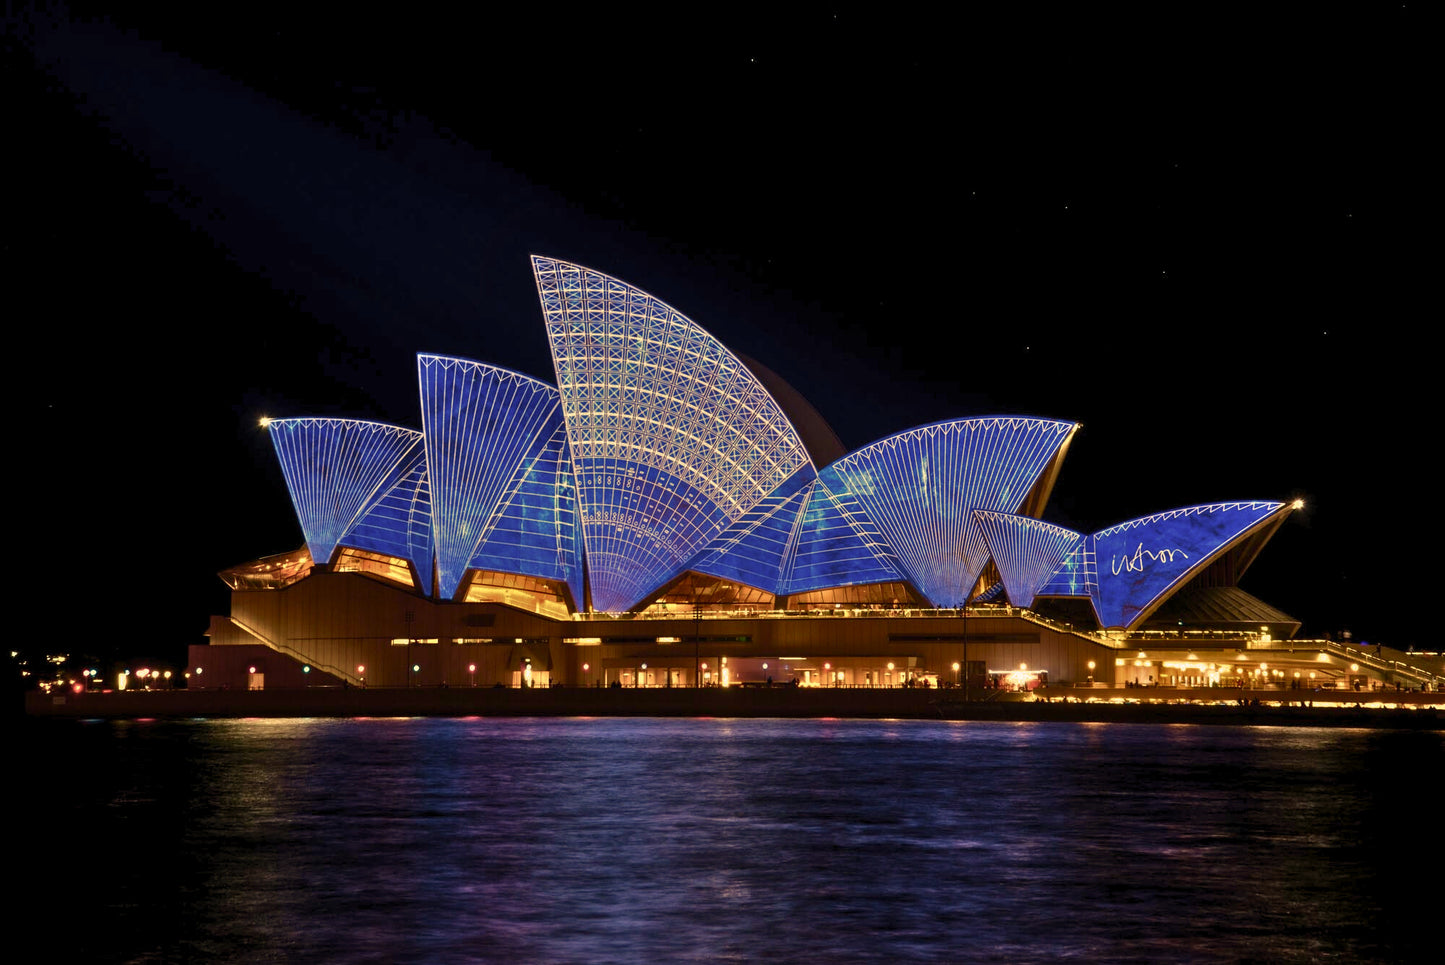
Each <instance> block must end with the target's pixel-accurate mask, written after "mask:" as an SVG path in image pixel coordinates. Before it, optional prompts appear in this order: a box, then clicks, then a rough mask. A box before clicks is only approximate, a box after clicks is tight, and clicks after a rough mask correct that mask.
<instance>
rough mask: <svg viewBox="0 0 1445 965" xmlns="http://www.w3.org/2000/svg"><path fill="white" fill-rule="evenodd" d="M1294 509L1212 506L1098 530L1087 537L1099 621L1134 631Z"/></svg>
mask: <svg viewBox="0 0 1445 965" xmlns="http://www.w3.org/2000/svg"><path fill="white" fill-rule="evenodd" d="M1291 511H1292V510H1291V508H1290V507H1289V506H1288V504H1285V503H1278V502H1263V501H1257V502H1235V503H1210V504H1208V505H1204V506H1188V507H1185V508H1183V509H1175V510H1171V511H1169V512H1166V513H1157V514H1155V515H1153V516H1143V517H1140V518H1139V519H1131V520H1129V521H1127V522H1123V523H1119V524H1118V525H1116V526H1111V527H1109V528H1108V529H1103V530H1100V531H1099V532H1097V533H1095V534H1094V535H1093V536H1092V537H1090V538H1089V541H1090V542H1091V543H1092V544H1093V551H1094V556H1095V559H1096V561H1097V563H1096V565H1097V567H1098V577H1097V579H1098V585H1097V587H1096V588H1095V590H1094V593H1093V600H1094V610H1095V612H1096V613H1097V615H1098V617H1099V623H1100V624H1101V625H1102V626H1103V627H1104V628H1106V629H1110V628H1116V627H1122V628H1129V627H1133V626H1134V625H1136V624H1137V623H1139V622H1140V621H1142V620H1143V619H1145V618H1147V617H1148V615H1149V614H1150V613H1151V612H1153V611H1154V609H1155V608H1157V607H1158V605H1159V604H1160V603H1161V602H1163V600H1164V599H1165V598H1166V597H1167V596H1168V595H1169V594H1170V593H1172V592H1173V591H1174V590H1175V589H1177V588H1178V587H1179V586H1180V585H1181V584H1182V583H1183V582H1184V581H1186V580H1187V579H1189V578H1191V577H1192V576H1193V575H1194V574H1196V573H1198V572H1200V570H1202V569H1203V568H1204V567H1206V566H1208V565H1209V564H1210V563H1212V562H1213V561H1214V560H1215V559H1217V558H1218V557H1219V555H1220V554H1221V553H1223V552H1225V551H1226V550H1228V549H1230V548H1231V547H1232V546H1234V545H1235V544H1236V543H1237V542H1238V541H1239V540H1240V539H1242V538H1244V537H1245V536H1248V535H1249V534H1251V533H1253V532H1256V531H1257V530H1259V529H1260V528H1261V527H1262V526H1265V525H1268V524H1270V523H1272V522H1274V521H1275V519H1276V517H1277V515H1278V514H1280V513H1289V512H1291Z"/></svg>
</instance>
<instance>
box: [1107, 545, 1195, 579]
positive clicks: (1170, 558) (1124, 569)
mask: <svg viewBox="0 0 1445 965" xmlns="http://www.w3.org/2000/svg"><path fill="white" fill-rule="evenodd" d="M1176 556H1182V557H1184V558H1185V559H1186V560H1187V559H1189V554H1188V553H1186V552H1184V551H1183V550H1180V549H1172V550H1146V549H1145V548H1144V544H1143V543H1140V544H1139V548H1138V549H1136V550H1135V551H1134V554H1133V555H1132V556H1115V557H1114V558H1113V559H1112V560H1111V561H1110V563H1109V565H1110V567H1111V568H1112V569H1113V571H1114V575H1115V576H1118V575H1119V574H1120V573H1140V572H1143V570H1144V565H1145V564H1146V563H1173V562H1174V557H1176Z"/></svg>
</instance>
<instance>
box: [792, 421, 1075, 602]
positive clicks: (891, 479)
mask: <svg viewBox="0 0 1445 965" xmlns="http://www.w3.org/2000/svg"><path fill="white" fill-rule="evenodd" d="M1076 429H1077V425H1076V424H1075V423H1073V422H1060V421H1056V420H1051V419H1035V418H1026V417H1019V416H1003V417H989V418H973V419H956V420H949V421H946V422H939V423H934V424H931V425H927V426H920V427H918V428H916V429H910V430H908V431H906V432H901V433H898V434H896V435H893V436H889V437H888V438H886V439H882V440H879V441H878V442H875V443H873V444H872V445H869V446H865V447H864V448H863V449H860V450H858V451H857V452H854V453H851V454H849V455H847V456H844V457H843V458H842V459H840V460H838V461H837V462H835V463H833V464H832V465H830V466H829V467H828V468H827V469H825V470H824V471H823V472H822V474H820V478H821V479H822V480H823V481H824V483H825V484H828V485H830V486H832V485H833V484H834V483H833V480H834V479H836V480H837V485H838V487H839V488H840V489H842V490H846V491H847V492H849V493H851V494H852V496H853V497H854V498H855V499H856V500H857V501H858V503H859V504H860V505H861V506H862V508H863V511H864V512H865V513H866V514H867V516H868V518H869V519H870V520H872V521H873V523H874V524H876V525H877V526H878V529H879V532H880V533H881V535H882V536H883V538H884V539H885V540H887V542H888V545H889V546H890V547H892V549H893V550H894V552H896V553H897V556H898V560H899V564H900V566H901V567H902V568H903V571H904V572H905V573H906V574H907V576H908V578H909V579H910V580H911V581H912V582H913V584H914V585H915V586H916V587H918V589H919V590H920V591H921V592H922V593H923V594H924V595H925V596H926V597H927V598H928V599H929V600H930V602H932V603H933V604H934V605H935V606H957V605H960V604H961V603H963V602H964V600H965V598H966V596H967V594H968V593H969V592H971V590H972V587H973V583H974V582H975V581H976V580H977V578H978V574H979V573H980V572H982V570H983V567H984V565H985V564H986V563H987V561H988V554H987V547H986V545H985V543H984V539H983V532H982V530H981V529H980V527H979V525H978V523H977V522H976V521H975V520H974V519H973V517H972V511H973V510H975V509H983V510H993V511H996V512H1006V513H1014V512H1017V511H1018V509H1019V507H1021V506H1022V505H1023V502H1024V500H1025V499H1027V498H1028V495H1029V493H1030V492H1031V491H1032V489H1033V487H1034V485H1035V483H1036V482H1037V481H1038V479H1039V477H1040V476H1041V475H1042V474H1043V473H1044V471H1045V470H1046V469H1047V468H1048V466H1049V463H1050V462H1051V461H1052V460H1053V458H1054V457H1055V456H1056V455H1057V453H1058V452H1059V451H1060V449H1061V448H1062V446H1063V445H1064V443H1065V442H1067V441H1068V439H1069V437H1070V436H1071V435H1072V434H1073V433H1074V431H1075V430H1076Z"/></svg>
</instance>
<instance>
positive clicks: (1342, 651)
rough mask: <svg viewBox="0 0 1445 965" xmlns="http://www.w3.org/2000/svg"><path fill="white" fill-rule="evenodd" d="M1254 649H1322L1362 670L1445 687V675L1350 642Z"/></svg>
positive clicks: (1254, 645)
mask: <svg viewBox="0 0 1445 965" xmlns="http://www.w3.org/2000/svg"><path fill="white" fill-rule="evenodd" d="M1249 649H1251V650H1271V651H1281V650H1319V651H1322V652H1324V653H1329V654H1332V655H1334V656H1336V657H1339V658H1341V659H1342V660H1348V661H1350V662H1351V663H1357V664H1359V665H1360V666H1361V667H1369V668H1370V669H1372V670H1376V671H1379V672H1381V673H1394V674H1399V675H1400V676H1403V677H1409V678H1411V679H1413V680H1416V681H1418V682H1419V683H1422V684H1423V683H1429V684H1431V685H1432V687H1433V688H1435V689H1438V688H1439V687H1441V686H1445V675H1442V674H1441V673H1440V672H1439V671H1438V670H1434V669H1431V668H1429V667H1421V666H1418V665H1416V664H1412V663H1409V662H1407V661H1404V660H1396V659H1392V658H1389V657H1386V656H1384V654H1383V652H1381V651H1371V650H1365V649H1362V648H1360V647H1356V646H1353V645H1351V644H1347V643H1339V642H1337V641H1334V640H1269V641H1262V640H1261V641H1253V642H1251V644H1250V647H1249Z"/></svg>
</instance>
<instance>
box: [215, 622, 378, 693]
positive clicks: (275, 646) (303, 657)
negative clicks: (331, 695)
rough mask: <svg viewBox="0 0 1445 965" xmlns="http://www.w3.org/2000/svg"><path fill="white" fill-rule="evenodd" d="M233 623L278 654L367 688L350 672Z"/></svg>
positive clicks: (251, 628)
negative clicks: (316, 659) (323, 662)
mask: <svg viewBox="0 0 1445 965" xmlns="http://www.w3.org/2000/svg"><path fill="white" fill-rule="evenodd" d="M231 622H232V623H234V624H235V625H236V626H238V627H240V628H241V629H242V630H245V631H246V632H247V633H249V634H250V635H251V636H253V637H255V638H256V639H257V640H259V641H261V642H262V643H264V644H265V645H266V646H268V647H270V648H271V649H272V650H275V651H276V652H277V653H284V654H285V655H286V656H288V657H291V658H293V659H295V660H296V661H297V662H299V663H302V664H305V665H308V666H312V667H315V668H316V669H317V670H320V671H322V672H323V673H329V674H331V675H332V676H333V677H338V678H340V679H341V680H344V681H346V682H347V683H349V684H351V685H352V686H353V687H361V686H365V683H364V682H363V680H362V678H360V677H358V676H356V675H355V674H353V673H351V672H349V671H346V670H342V669H341V668H339V667H333V666H330V665H329V664H322V663H317V662H316V661H315V660H312V659H311V657H310V655H309V654H305V653H302V652H301V651H300V650H297V649H296V648H295V647H288V646H285V645H284V644H279V643H277V642H276V641H275V640H272V639H271V638H270V637H267V636H266V635H265V634H264V633H262V632H261V631H260V630H257V629H256V628H255V627H252V626H248V625H247V624H245V623H243V622H242V621H240V620H238V619H236V618H235V617H231Z"/></svg>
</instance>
